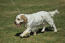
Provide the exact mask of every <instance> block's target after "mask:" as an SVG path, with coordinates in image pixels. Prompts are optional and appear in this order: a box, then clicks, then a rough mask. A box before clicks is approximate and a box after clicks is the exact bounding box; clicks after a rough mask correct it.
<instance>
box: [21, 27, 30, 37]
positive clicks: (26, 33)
mask: <svg viewBox="0 0 65 43" xmlns="http://www.w3.org/2000/svg"><path fill="white" fill-rule="evenodd" d="M30 29H31V28H30V27H27V29H26V30H25V31H24V32H23V33H21V34H20V36H21V37H25V36H26V35H28V34H30V32H31V31H30Z"/></svg>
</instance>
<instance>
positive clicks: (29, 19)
mask: <svg viewBox="0 0 65 43" xmlns="http://www.w3.org/2000/svg"><path fill="white" fill-rule="evenodd" d="M56 13H59V12H58V10H55V11H49V12H47V11H40V12H37V13H33V14H19V15H17V16H16V20H15V24H16V25H20V24H22V23H25V24H26V25H25V26H27V29H26V30H25V31H24V32H23V33H21V34H20V36H21V37H24V36H26V35H27V34H30V32H31V31H32V32H34V35H36V31H37V30H38V28H37V27H38V26H39V25H41V24H43V29H42V31H41V32H44V31H45V25H44V24H45V22H47V23H48V24H49V25H50V26H51V27H53V28H54V32H57V29H56V26H55V24H54V21H53V18H52V17H53V16H54V15H55V14H56Z"/></svg>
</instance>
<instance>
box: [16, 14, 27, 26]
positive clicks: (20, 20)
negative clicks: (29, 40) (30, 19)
mask: <svg viewBox="0 0 65 43" xmlns="http://www.w3.org/2000/svg"><path fill="white" fill-rule="evenodd" d="M26 22H27V18H26V17H25V15H24V14H20V15H17V16H16V19H15V24H16V25H21V24H22V23H26Z"/></svg>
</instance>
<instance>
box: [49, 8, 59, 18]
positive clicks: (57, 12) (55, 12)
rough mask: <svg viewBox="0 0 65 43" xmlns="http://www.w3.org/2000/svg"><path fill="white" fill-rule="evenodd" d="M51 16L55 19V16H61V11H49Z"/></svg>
mask: <svg viewBox="0 0 65 43" xmlns="http://www.w3.org/2000/svg"><path fill="white" fill-rule="evenodd" d="M49 14H50V15H51V16H52V17H53V16H54V15H55V14H59V11H58V10H57V9H56V10H55V11H49Z"/></svg>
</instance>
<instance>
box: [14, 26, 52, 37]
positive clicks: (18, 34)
mask: <svg viewBox="0 0 65 43" xmlns="http://www.w3.org/2000/svg"><path fill="white" fill-rule="evenodd" d="M41 30H42V28H40V29H39V30H38V31H37V34H39V33H43V32H41ZM45 31H46V32H50V31H53V29H52V27H46V29H45ZM21 33H23V32H20V33H16V34H15V36H20V34H21ZM32 35H33V32H31V33H30V36H32ZM30 36H27V37H30ZM27 37H24V38H27Z"/></svg>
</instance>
